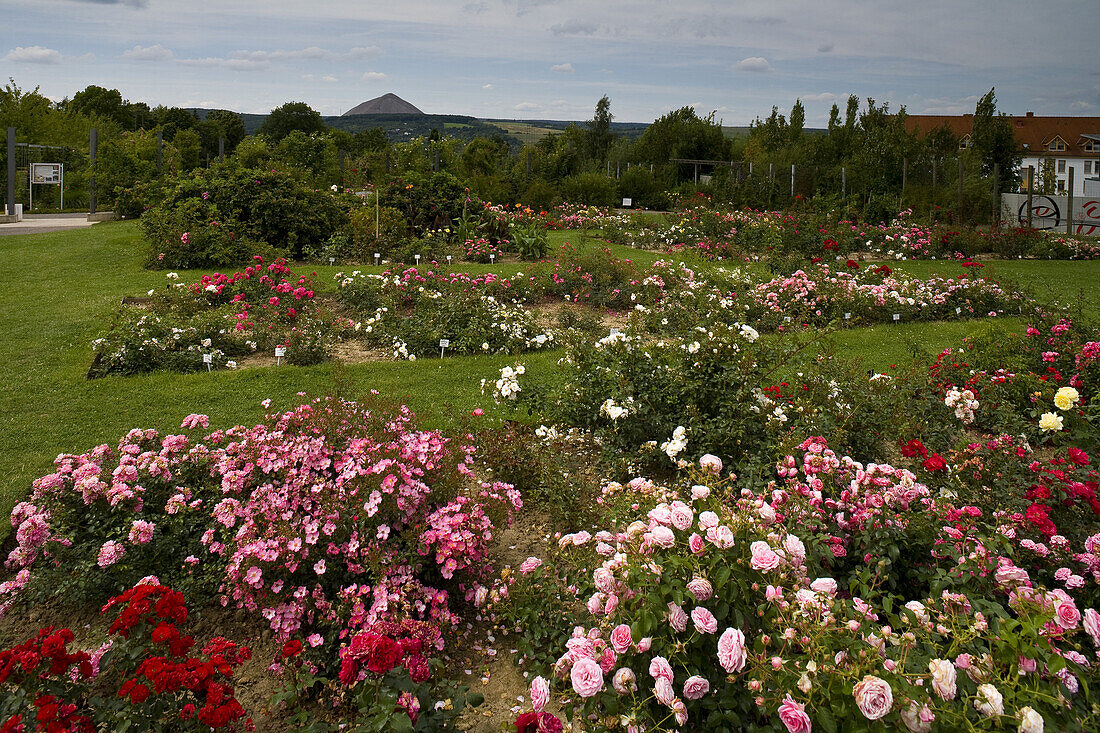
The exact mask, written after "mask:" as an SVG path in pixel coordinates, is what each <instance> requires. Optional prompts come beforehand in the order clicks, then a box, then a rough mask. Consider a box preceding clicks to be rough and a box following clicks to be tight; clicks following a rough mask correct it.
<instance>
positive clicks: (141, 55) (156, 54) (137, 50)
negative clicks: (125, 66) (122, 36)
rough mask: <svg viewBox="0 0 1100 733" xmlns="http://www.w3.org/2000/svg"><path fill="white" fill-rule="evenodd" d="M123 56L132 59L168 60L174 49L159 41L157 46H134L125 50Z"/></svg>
mask: <svg viewBox="0 0 1100 733" xmlns="http://www.w3.org/2000/svg"><path fill="white" fill-rule="evenodd" d="M122 58H124V59H130V60H132V61H168V60H169V59H171V58H172V51H171V49H167V48H165V47H164V46H162V45H160V44H159V43H158V44H157V45H155V46H134V47H133V48H131V49H130V50H129V51H123V52H122Z"/></svg>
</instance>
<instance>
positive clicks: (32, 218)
mask: <svg viewBox="0 0 1100 733" xmlns="http://www.w3.org/2000/svg"><path fill="white" fill-rule="evenodd" d="M94 223H95V222H90V221H88V215H87V214H26V215H24V216H23V221H17V222H15V223H13V224H0V235H4V234H44V233H46V232H63V231H67V230H69V229H82V228H85V227H90V226H92V225H93V224H94Z"/></svg>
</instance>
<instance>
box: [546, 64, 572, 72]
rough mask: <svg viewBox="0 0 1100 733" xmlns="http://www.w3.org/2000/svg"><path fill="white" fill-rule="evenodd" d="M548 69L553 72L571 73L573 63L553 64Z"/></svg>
mask: <svg viewBox="0 0 1100 733" xmlns="http://www.w3.org/2000/svg"><path fill="white" fill-rule="evenodd" d="M550 71H553V72H554V73H555V74H572V73H573V64H554V65H553V66H551V67H550Z"/></svg>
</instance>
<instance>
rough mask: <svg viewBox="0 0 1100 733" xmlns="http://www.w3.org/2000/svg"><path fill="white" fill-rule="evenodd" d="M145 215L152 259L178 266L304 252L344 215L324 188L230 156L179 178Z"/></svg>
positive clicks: (326, 235)
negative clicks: (242, 163)
mask: <svg viewBox="0 0 1100 733" xmlns="http://www.w3.org/2000/svg"><path fill="white" fill-rule="evenodd" d="M146 216H147V217H148V218H147V220H146V222H145V223H144V230H145V236H146V240H147V242H148V244H149V247H150V255H149V258H148V263H149V265H150V266H153V267H158V266H159V267H173V268H175V267H190V268H197V267H209V266H215V267H221V266H225V265H229V264H245V263H247V262H248V261H249V260H250V259H251V257H252V256H253V255H254V254H261V255H265V254H270V250H269V248H274V249H276V250H282V251H287V252H289V253H290V254H292V255H293V256H295V257H301V256H302V255H303V252H304V250H305V249H306V247H307V246H309V245H310V244H311V243H317V242H324V241H325V240H327V239H328V238H329V237H330V236H332V234H333V233H334V232H335V231H336V230H337V229H338V228H339V227H340V226H341V225H342V224H343V223H344V222H345V221H346V220H347V215H346V213H345V212H344V211H343V210H342V209H341V207H340V206H339V204H338V203H337V201H336V199H335V198H334V197H333V196H332V195H330V194H329V193H328V192H327V191H315V190H313V189H312V188H309V187H307V186H306V185H304V184H303V183H301V182H300V181H298V180H297V179H296V178H294V177H293V176H292V175H290V174H289V173H286V172H283V171H280V170H257V169H250V168H242V167H240V166H239V165H238V164H236V163H233V162H230V163H228V164H225V165H219V166H216V167H213V168H210V169H207V170H200V171H196V172H195V173H194V174H192V175H191V176H188V177H186V178H182V179H180V180H179V181H177V182H176V184H175V186H174V187H173V188H171V189H170V190H169V191H168V193H167V195H166V196H165V197H164V198H163V199H162V200H161V201H160V202H159V203H158V204H157V205H156V206H154V207H153V208H152V209H151V210H150V211H149V212H147V214H146ZM184 233H187V234H188V236H187V237H186V238H183V236H182V235H183V234H184Z"/></svg>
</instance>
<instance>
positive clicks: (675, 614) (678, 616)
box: [668, 601, 688, 634]
mask: <svg viewBox="0 0 1100 733" xmlns="http://www.w3.org/2000/svg"><path fill="white" fill-rule="evenodd" d="M687 622H688V617H687V614H686V613H685V612H684V609H683V608H681V607H680V606H678V605H676V604H675V603H672V602H671V601H669V604H668V625H669V626H671V627H672V630H673V631H675V632H676V633H678V634H679V633H681V632H683V631H684V630H685V629H686V628H687Z"/></svg>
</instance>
